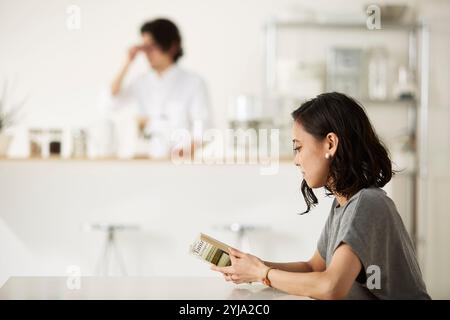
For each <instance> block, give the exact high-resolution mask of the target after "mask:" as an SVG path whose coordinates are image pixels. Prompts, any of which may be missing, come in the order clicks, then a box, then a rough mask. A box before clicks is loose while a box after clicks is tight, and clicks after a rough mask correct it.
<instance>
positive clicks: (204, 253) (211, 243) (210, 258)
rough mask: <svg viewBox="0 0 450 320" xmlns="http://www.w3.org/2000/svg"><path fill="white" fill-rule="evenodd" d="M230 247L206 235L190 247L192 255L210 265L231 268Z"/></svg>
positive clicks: (201, 236)
mask: <svg viewBox="0 0 450 320" xmlns="http://www.w3.org/2000/svg"><path fill="white" fill-rule="evenodd" d="M228 248H230V246H228V245H226V244H225V243H223V242H220V241H218V240H216V239H214V238H212V237H210V236H208V235H206V234H204V233H200V236H199V237H198V238H197V239H196V240H195V241H194V243H192V244H191V246H190V250H189V251H190V253H191V254H193V255H194V256H196V257H197V258H200V259H202V260H204V261H206V262H208V263H211V264H214V265H216V266H218V267H226V266H231V259H230V255H229V254H228Z"/></svg>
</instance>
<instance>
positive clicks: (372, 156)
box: [292, 92, 394, 213]
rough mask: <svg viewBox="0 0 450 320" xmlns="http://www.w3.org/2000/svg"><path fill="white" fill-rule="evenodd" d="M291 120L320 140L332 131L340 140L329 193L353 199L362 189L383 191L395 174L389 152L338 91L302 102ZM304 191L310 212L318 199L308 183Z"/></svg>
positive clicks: (356, 107) (359, 111)
mask: <svg viewBox="0 0 450 320" xmlns="http://www.w3.org/2000/svg"><path fill="white" fill-rule="evenodd" d="M292 117H293V118H294V120H295V121H297V122H298V123H300V124H301V125H302V127H303V128H304V129H305V130H306V131H307V132H308V133H310V134H312V135H313V136H314V137H315V138H317V139H319V140H323V139H324V138H325V137H326V136H327V134H328V133H331V132H333V133H335V134H336V135H337V137H338V139H339V143H338V146H337V150H336V153H335V154H334V156H333V158H332V160H331V164H330V171H329V176H328V179H327V181H328V182H327V185H326V186H325V189H326V190H327V191H328V194H330V193H335V194H338V195H341V196H344V197H346V198H350V197H351V196H353V195H354V194H355V193H357V192H358V191H359V190H360V189H362V188H368V187H373V186H375V187H379V188H381V187H383V186H384V185H385V184H386V183H388V182H389V181H390V180H391V178H392V176H393V175H394V172H393V171H392V163H391V160H390V158H389V154H388V151H387V149H386V148H385V147H384V146H383V144H382V142H381V141H380V139H379V138H378V136H377V134H376V133H375V130H374V129H373V127H372V124H371V123H370V121H369V118H368V117H367V115H366V113H365V111H364V109H363V107H362V106H361V105H359V103H358V102H356V101H355V100H354V99H352V98H350V97H348V96H346V95H344V94H342V93H338V92H330V93H323V94H320V95H318V96H317V97H316V98H314V99H311V100H309V101H306V102H305V103H303V104H302V105H301V106H300V107H299V108H298V109H296V110H295V111H294V112H292ZM301 191H302V194H303V198H304V199H305V202H306V206H307V209H306V211H305V212H304V213H307V212H309V211H310V209H311V207H312V206H314V205H316V204H317V197H316V196H315V195H314V192H313V190H312V189H311V188H310V187H309V186H308V184H307V183H306V181H305V180H303V181H302V185H301Z"/></svg>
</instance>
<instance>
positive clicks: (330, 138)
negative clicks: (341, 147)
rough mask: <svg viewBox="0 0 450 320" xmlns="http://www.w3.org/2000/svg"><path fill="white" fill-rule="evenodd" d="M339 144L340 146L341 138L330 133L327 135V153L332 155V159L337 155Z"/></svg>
mask: <svg viewBox="0 0 450 320" xmlns="http://www.w3.org/2000/svg"><path fill="white" fill-rule="evenodd" d="M338 144H339V138H338V136H337V135H336V134H335V133H334V132H330V133H329V134H327V137H326V148H327V152H328V153H329V154H330V155H331V157H333V156H334V154H335V153H336V150H337V147H338Z"/></svg>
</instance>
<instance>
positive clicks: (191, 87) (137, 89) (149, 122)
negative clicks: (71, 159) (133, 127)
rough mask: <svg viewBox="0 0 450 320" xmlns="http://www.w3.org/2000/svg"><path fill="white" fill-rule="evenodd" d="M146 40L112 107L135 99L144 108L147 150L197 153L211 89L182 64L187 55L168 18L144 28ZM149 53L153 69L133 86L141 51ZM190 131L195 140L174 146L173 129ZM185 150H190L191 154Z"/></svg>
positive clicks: (115, 85) (132, 53)
mask: <svg viewBox="0 0 450 320" xmlns="http://www.w3.org/2000/svg"><path fill="white" fill-rule="evenodd" d="M140 32H141V38H142V40H141V43H139V44H137V45H135V46H133V47H131V48H130V49H129V51H128V55H127V57H126V60H125V63H124V65H123V66H122V68H121V69H120V71H119V73H118V74H117V76H116V77H115V78H114V80H113V82H112V85H111V92H110V93H111V99H110V103H109V107H110V108H115V107H118V106H121V105H125V104H126V102H127V101H129V100H133V101H134V102H136V103H137V106H138V109H139V117H138V126H139V129H140V133H141V134H142V135H143V136H145V137H146V138H148V139H149V142H150V143H149V150H148V153H149V155H150V156H153V157H165V156H168V155H169V154H170V152H171V151H174V150H173V149H174V148H175V149H177V150H175V151H176V152H179V153H180V154H183V151H182V150H184V155H186V153H192V152H193V151H194V149H195V147H196V146H198V145H199V144H200V141H201V135H202V132H203V131H204V129H205V127H207V126H208V125H209V119H210V115H209V105H208V93H207V88H206V86H205V83H204V82H203V80H202V79H201V78H200V77H199V76H198V75H196V74H194V73H191V72H188V71H186V70H183V69H182V68H180V67H179V66H178V64H177V63H178V61H179V59H180V58H181V57H182V56H183V48H182V41H181V36H180V32H179V30H178V28H177V26H176V25H175V24H174V23H173V22H171V21H170V20H167V19H156V20H153V21H150V22H147V23H145V24H144V25H143V26H142V27H141V30H140ZM140 52H141V53H144V54H145V56H146V58H147V60H148V62H149V63H150V66H151V70H150V71H147V72H145V73H143V74H142V75H141V76H139V77H137V78H135V79H133V81H132V82H131V83H130V85H128V86H124V85H123V81H124V78H125V76H126V74H127V72H128V70H129V68H130V66H131V64H132V63H133V61H134V60H135V57H136V56H137V55H138V54H139V53H140ZM177 129H186V130H188V131H189V132H190V136H191V139H187V138H186V139H184V140H182V141H179V142H178V143H176V144H174V143H173V141H171V134H172V133H173V131H174V130H177ZM186 150H189V151H188V152H186Z"/></svg>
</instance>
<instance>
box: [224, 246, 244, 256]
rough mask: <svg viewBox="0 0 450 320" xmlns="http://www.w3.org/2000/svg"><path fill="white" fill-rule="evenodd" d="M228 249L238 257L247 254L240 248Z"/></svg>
mask: <svg viewBox="0 0 450 320" xmlns="http://www.w3.org/2000/svg"><path fill="white" fill-rule="evenodd" d="M228 251H229V252H230V254H231V255H233V256H235V257H238V258H243V257H244V256H245V253H244V252H242V251H239V250H238V249H234V248H228Z"/></svg>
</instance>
